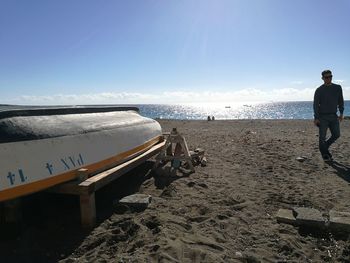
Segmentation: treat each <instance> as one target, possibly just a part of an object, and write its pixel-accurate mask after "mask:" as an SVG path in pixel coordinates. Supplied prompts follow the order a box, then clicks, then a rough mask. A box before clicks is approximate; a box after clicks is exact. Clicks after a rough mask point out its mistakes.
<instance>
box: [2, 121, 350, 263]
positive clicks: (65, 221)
mask: <svg viewBox="0 0 350 263" xmlns="http://www.w3.org/2000/svg"><path fill="white" fill-rule="evenodd" d="M160 123H161V125H162V127H163V130H164V131H170V130H171V128H172V127H177V128H178V130H179V131H180V132H181V133H182V134H183V135H184V136H185V137H186V139H187V143H188V145H189V147H190V149H195V148H197V147H201V148H203V149H204V150H205V151H206V157H207V160H208V164H207V166H206V167H196V173H194V174H191V175H189V176H188V175H182V174H181V173H178V174H177V175H176V176H173V175H170V174H169V173H167V169H166V168H165V169H164V170H162V171H158V172H159V173H158V174H156V173H152V172H149V171H150V168H151V167H152V163H151V162H148V163H146V164H144V165H143V166H141V167H139V168H138V169H136V170H134V171H132V172H131V173H129V174H128V175H126V176H124V177H123V178H121V179H120V180H118V181H117V182H115V183H114V184H112V185H111V186H108V187H107V188H106V189H103V190H101V191H100V192H98V193H97V212H98V221H99V225H98V226H97V227H96V228H95V229H94V230H92V231H91V232H88V233H86V232H83V231H82V230H80V228H79V211H78V207H77V200H76V198H75V197H66V196H65V197H62V196H58V197H57V196H56V195H48V194H38V195H33V196H31V197H29V198H27V199H28V200H26V201H25V202H27V206H26V211H25V213H24V219H25V223H24V224H23V226H22V228H21V229H20V231H19V233H18V235H16V237H13V236H11V235H10V236H7V237H5V238H4V236H3V237H2V239H1V243H0V245H1V248H0V253H1V255H3V259H4V260H3V259H0V262H7V261H8V262H56V261H60V262H350V242H349V239H348V237H346V236H345V237H338V236H334V235H332V234H330V233H327V232H322V233H321V232H315V231H311V230H310V229H299V228H298V227H294V226H290V225H285V224H278V223H277V222H276V219H275V214H276V212H277V210H278V209H279V208H292V207H294V206H305V207H312V208H316V209H319V210H321V211H322V212H327V211H329V210H330V209H337V210H340V211H349V212H350V187H349V183H348V182H349V181H350V170H348V168H347V167H346V166H347V165H350V160H349V156H350V147H349V138H350V129H349V126H350V122H349V121H344V122H343V123H342V124H341V131H342V136H341V138H340V139H339V140H338V141H337V142H336V143H335V144H334V145H333V147H332V149H331V150H332V152H333V156H334V158H335V160H336V161H337V162H338V163H340V164H342V165H344V166H343V167H336V166H334V165H333V166H332V165H328V164H325V163H324V162H323V161H322V159H321V158H320V155H319V152H318V146H317V142H318V137H317V129H316V128H315V127H314V126H313V124H312V121H299V120H298V121H296V120H242V121H212V122H207V121H167V120H161V121H160ZM298 156H306V157H307V159H306V160H305V161H304V162H298V161H297V160H296V157H298ZM161 172H163V174H162V173H161ZM131 193H145V194H150V195H152V197H153V199H152V203H151V205H150V206H149V208H148V209H146V210H145V211H142V212H131V211H121V209H114V210H113V206H112V202H113V200H115V199H118V198H120V197H121V196H123V195H127V194H131ZM48 203H49V204H50V208H48ZM62 211H64V213H63V212H62Z"/></svg>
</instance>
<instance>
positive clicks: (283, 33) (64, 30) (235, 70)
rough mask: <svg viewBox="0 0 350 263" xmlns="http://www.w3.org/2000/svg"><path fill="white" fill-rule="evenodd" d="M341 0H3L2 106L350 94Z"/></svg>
mask: <svg viewBox="0 0 350 263" xmlns="http://www.w3.org/2000/svg"><path fill="white" fill-rule="evenodd" d="M349 13H350V1H348V0H334V1H325V0H308V1H305V0H293V1H289V0H265V1H264V0H167V1H164V0H149V1H147V0H128V1H122V0H120V1H117V0H113V1H112V0H110V1H86V0H84V1H83V0H75V1H68V0H61V1H37V0H31V1H25V0H21V1H20V0H0V90H1V97H0V103H20V104H84V103H86V104H90V103H181V102H224V101H225V102H226V101H228V102H230V101H266V100H267V101H281V100H282V101H284V100H312V97H313V92H314V89H315V88H316V87H317V86H318V85H320V84H321V79H320V72H321V71H322V70H323V69H326V68H330V69H332V70H333V75H334V82H337V83H340V84H341V85H342V86H343V89H344V94H345V99H349V98H350V48H349V43H350V27H349V25H350V16H349Z"/></svg>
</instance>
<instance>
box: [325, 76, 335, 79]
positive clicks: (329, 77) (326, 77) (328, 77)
mask: <svg viewBox="0 0 350 263" xmlns="http://www.w3.org/2000/svg"><path fill="white" fill-rule="evenodd" d="M332 77H333V76H332V75H329V76H324V78H325V79H331V78H332Z"/></svg>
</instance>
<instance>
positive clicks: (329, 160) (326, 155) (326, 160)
mask: <svg viewBox="0 0 350 263" xmlns="http://www.w3.org/2000/svg"><path fill="white" fill-rule="evenodd" d="M322 158H323V161H325V162H331V161H333V158H332V156H330V155H328V154H325V155H323V156H322Z"/></svg>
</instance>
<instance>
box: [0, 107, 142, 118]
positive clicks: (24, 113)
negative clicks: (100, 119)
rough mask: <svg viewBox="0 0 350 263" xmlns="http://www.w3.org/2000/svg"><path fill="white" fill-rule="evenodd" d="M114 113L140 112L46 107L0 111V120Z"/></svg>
mask: <svg viewBox="0 0 350 263" xmlns="http://www.w3.org/2000/svg"><path fill="white" fill-rule="evenodd" d="M11 106H12V105H11ZM19 107H26V106H19ZM34 107H35V106H34ZM114 111H136V112H138V113H139V112H140V110H139V108H137V107H123V106H62V107H46V108H45V107H41V106H38V108H27V109H9V110H0V119H7V118H12V117H30V116H52V115H68V114H85V113H104V112H114Z"/></svg>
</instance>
